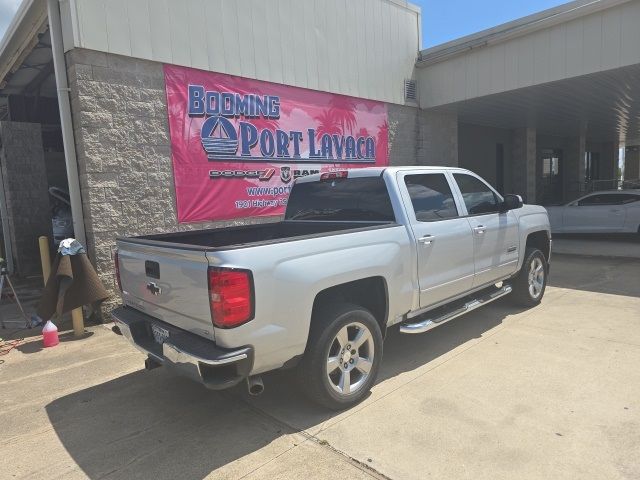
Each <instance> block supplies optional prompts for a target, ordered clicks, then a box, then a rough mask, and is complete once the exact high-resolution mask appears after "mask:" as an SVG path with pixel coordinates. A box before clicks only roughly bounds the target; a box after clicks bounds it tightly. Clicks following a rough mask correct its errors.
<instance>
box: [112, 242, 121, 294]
mask: <svg viewBox="0 0 640 480" xmlns="http://www.w3.org/2000/svg"><path fill="white" fill-rule="evenodd" d="M119 260H120V258H119V256H118V251H117V250H116V251H115V252H113V264H114V265H115V267H116V285H117V286H118V290H120V291H122V282H121V281H120V261H119Z"/></svg>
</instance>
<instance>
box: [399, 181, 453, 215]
mask: <svg viewBox="0 0 640 480" xmlns="http://www.w3.org/2000/svg"><path fill="white" fill-rule="evenodd" d="M404 183H405V185H406V186H407V191H408V192H409V197H410V198H411V204H412V205H413V210H414V212H415V214H416V220H418V221H419V222H434V221H436V220H446V219H448V218H454V217H457V216H458V209H457V208H456V203H455V201H454V200H453V194H452V193H451V188H450V187H449V182H447V178H446V177H445V176H444V174H443V173H426V174H419V175H406V176H405V177H404Z"/></svg>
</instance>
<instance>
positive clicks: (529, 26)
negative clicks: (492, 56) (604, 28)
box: [416, 0, 632, 67]
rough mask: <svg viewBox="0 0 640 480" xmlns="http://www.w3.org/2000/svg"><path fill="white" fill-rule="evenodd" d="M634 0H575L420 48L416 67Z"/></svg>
mask: <svg viewBox="0 0 640 480" xmlns="http://www.w3.org/2000/svg"><path fill="white" fill-rule="evenodd" d="M630 1H632V0H575V1H573V2H569V3H565V4H562V5H559V6H557V7H553V8H549V9H547V10H543V11H541V12H538V13H534V14H532V15H527V16H526V17H521V18H518V19H516V20H512V21H511V22H507V23H503V24H501V25H497V26H495V27H492V28H488V29H486V30H482V31H480V32H477V33H473V34H471V35H466V36H464V37H460V38H457V39H455V40H451V41H449V42H446V43H443V44H441V45H436V46H434V47H431V48H427V49H424V50H421V51H420V54H419V58H418V60H417V61H416V67H426V66H429V65H432V64H434V63H438V62H441V61H444V60H447V59H449V58H452V57H455V56H458V55H462V54H464V53H466V52H468V51H470V50H474V49H477V48H482V47H486V46H488V45H494V44H496V43H501V42H504V41H506V40H509V39H512V38H516V37H520V36H524V35H527V34H529V33H533V32H535V31H538V30H543V29H545V28H549V27H552V26H554V25H558V24H560V23H564V22H568V21H570V20H574V19H576V18H580V17H584V16H586V15H589V14H592V13H597V12H599V11H602V10H605V9H607V8H611V7H615V6H617V5H621V4H624V3H628V2H630Z"/></svg>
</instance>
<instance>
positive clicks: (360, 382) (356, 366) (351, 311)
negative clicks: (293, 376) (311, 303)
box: [298, 303, 383, 410]
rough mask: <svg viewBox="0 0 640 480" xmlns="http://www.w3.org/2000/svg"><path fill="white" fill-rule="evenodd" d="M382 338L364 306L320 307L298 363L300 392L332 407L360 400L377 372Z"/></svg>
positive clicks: (378, 327) (345, 304)
mask: <svg viewBox="0 0 640 480" xmlns="http://www.w3.org/2000/svg"><path fill="white" fill-rule="evenodd" d="M382 341H383V340H382V332H381V331H380V326H379V325H378V322H377V321H376V319H375V317H374V316H373V315H372V314H371V312H369V311H368V310H366V309H365V308H362V307H360V306H357V305H352V304H347V303H343V304H339V305H336V306H334V307H328V308H321V309H319V310H318V311H317V312H316V313H314V318H313V320H312V326H311V331H310V334H309V340H308V342H307V350H306V352H305V355H304V358H303V360H302V362H301V363H300V364H299V365H298V380H299V382H300V385H301V387H302V389H303V391H304V392H305V394H306V395H307V396H308V397H309V398H310V399H311V400H313V401H314V402H317V403H319V404H321V405H323V406H325V407H327V408H331V409H334V410H339V409H343V408H348V407H350V406H352V405H355V404H356V403H358V402H360V401H361V400H362V399H363V398H364V397H365V396H366V395H367V394H368V392H369V390H370V388H371V387H372V385H373V383H374V382H375V379H376V376H377V374H378V368H379V365H380V360H381V358H382Z"/></svg>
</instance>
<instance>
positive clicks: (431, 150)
mask: <svg viewBox="0 0 640 480" xmlns="http://www.w3.org/2000/svg"><path fill="white" fill-rule="evenodd" d="M387 108H388V112H389V161H390V164H391V165H443V166H450V167H455V166H457V165H458V119H457V116H456V115H450V114H442V113H434V112H426V111H424V110H420V109H418V108H416V107H407V106H402V105H394V104H389V105H388V107H387Z"/></svg>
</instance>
